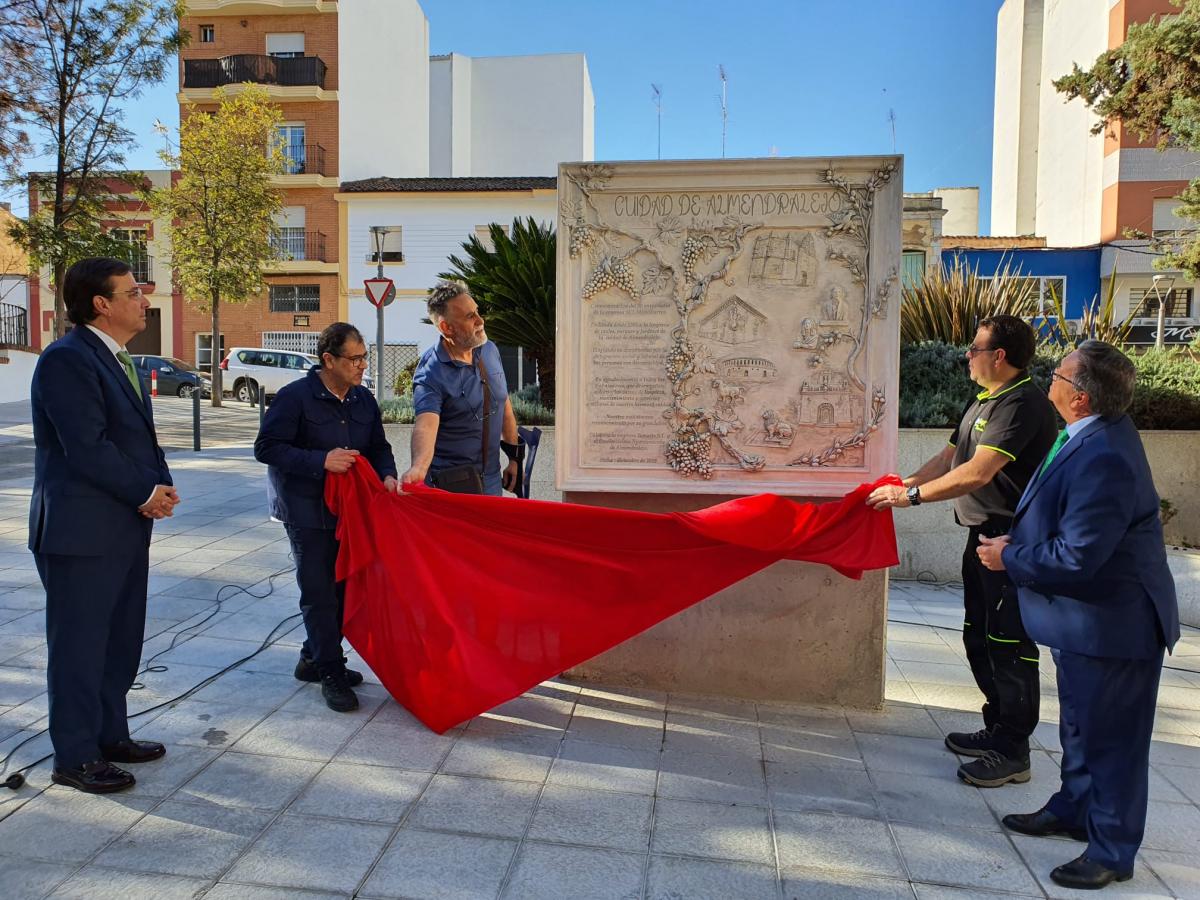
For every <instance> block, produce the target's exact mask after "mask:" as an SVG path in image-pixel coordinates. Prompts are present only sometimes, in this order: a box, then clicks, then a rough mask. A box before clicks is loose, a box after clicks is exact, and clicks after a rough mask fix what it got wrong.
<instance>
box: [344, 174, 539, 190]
mask: <svg viewBox="0 0 1200 900" xmlns="http://www.w3.org/2000/svg"><path fill="white" fill-rule="evenodd" d="M557 187H558V179H557V178H554V177H548V176H540V175H527V176H512V177H504V178H363V179H361V180H359V181H343V182H342V191H344V192H345V193H348V194H361V193H368V192H373V191H391V192H395V193H419V192H431V191H544V190H551V191H552V190H554V189H555V188H557Z"/></svg>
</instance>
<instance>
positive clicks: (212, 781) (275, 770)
mask: <svg viewBox="0 0 1200 900" xmlns="http://www.w3.org/2000/svg"><path fill="white" fill-rule="evenodd" d="M320 769H321V764H320V763H319V762H316V761H315V760H305V759H287V758H282V757H281V758H275V757H270V756H251V755H249V754H245V753H234V752H227V753H223V754H221V756H220V758H219V759H217V760H214V761H213V763H212V764H211V765H209V767H208V768H207V769H205V770H204V771H203V772H201V773H200V774H198V775H197V776H195V777H194V778H192V779H191V780H190V781H189V782H187V783H186V784H185V785H184V786H183V787H182V788H180V789H179V791H178V792H177V793H176V794H175V796H174V799H177V800H187V801H190V802H193V803H211V804H215V805H218V806H234V807H245V808H251V809H261V810H268V811H278V810H281V809H283V808H284V807H285V806H287V805H288V804H289V803H290V802H291V801H292V799H293V798H294V797H295V796H296V795H297V794H299V793H300V791H302V790H303V789H304V788H305V787H306V786H307V785H308V782H309V781H310V780H312V778H313V776H314V775H316V773H317V772H318V771H319V770H320Z"/></svg>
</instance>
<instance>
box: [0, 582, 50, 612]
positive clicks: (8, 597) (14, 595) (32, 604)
mask: <svg viewBox="0 0 1200 900" xmlns="http://www.w3.org/2000/svg"><path fill="white" fill-rule="evenodd" d="M45 608H46V592H45V591H43V590H42V589H41V587H28V588H18V589H17V590H15V591H5V592H0V609H23V610H35V609H45Z"/></svg>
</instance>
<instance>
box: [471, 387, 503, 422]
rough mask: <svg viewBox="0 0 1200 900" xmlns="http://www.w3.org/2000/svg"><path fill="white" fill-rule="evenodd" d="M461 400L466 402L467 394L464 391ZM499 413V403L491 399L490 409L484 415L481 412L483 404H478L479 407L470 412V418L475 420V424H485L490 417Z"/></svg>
mask: <svg viewBox="0 0 1200 900" xmlns="http://www.w3.org/2000/svg"><path fill="white" fill-rule="evenodd" d="M462 398H463V400H467V392H466V391H465V390H464V391H463V392H462ZM468 402H470V401H468ZM499 411H500V403H499V402H498V401H497V400H496V399H495V398H494V397H493V398H492V406H491V409H489V410H488V411H487V412H486V413H484V412H483V403H480V404H479V407H478V408H477V409H472V410H471V416H472V417H473V418H474V419H475V421H476V422H486V421H487V420H488V419H490V418H491V417H492V416H494V415H495V414H496V413H498V412H499Z"/></svg>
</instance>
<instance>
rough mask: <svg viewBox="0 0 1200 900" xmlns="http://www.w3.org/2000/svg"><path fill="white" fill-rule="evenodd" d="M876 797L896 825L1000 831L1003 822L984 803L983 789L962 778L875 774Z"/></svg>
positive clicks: (887, 773) (881, 807)
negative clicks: (899, 823) (906, 824)
mask: <svg viewBox="0 0 1200 900" xmlns="http://www.w3.org/2000/svg"><path fill="white" fill-rule="evenodd" d="M871 777H872V779H873V780H874V782H875V796H876V798H877V800H878V802H879V807H880V809H882V810H883V814H884V815H885V816H887V818H888V819H890V820H892V821H893V822H912V823H916V824H925V825H959V826H963V827H966V828H983V829H985V830H988V831H1000V830H1001V827H1000V823H999V821H998V820H997V819H996V817H995V815H994V814H993V813H992V810H991V809H990V808H989V807H988V805H987V803H985V802H984V799H983V797H982V796H981V794H982V793H983V791H982V790H980V789H979V788H975V787H971V786H970V785H968V784H965V783H964V782H962V781H960V780H959V779H958V778H954V779H953V780H951V779H950V778H947V777H941V778H931V777H928V776H925V775H903V774H900V773H898V772H875V773H873V774H872V776H871Z"/></svg>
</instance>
